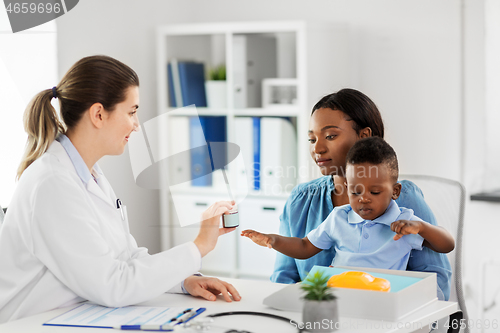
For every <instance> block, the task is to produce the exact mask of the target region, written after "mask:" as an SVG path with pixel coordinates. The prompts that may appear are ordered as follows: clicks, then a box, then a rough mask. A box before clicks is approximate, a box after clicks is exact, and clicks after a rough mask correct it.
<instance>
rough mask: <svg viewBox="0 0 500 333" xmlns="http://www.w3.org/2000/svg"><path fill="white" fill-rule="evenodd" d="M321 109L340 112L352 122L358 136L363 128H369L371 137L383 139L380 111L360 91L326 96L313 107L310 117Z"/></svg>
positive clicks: (343, 90)
mask: <svg viewBox="0 0 500 333" xmlns="http://www.w3.org/2000/svg"><path fill="white" fill-rule="evenodd" d="M322 108H326V109H332V110H338V111H342V112H343V113H344V114H345V115H346V116H347V118H348V119H349V120H352V121H353V122H354V125H353V127H352V128H353V129H354V130H355V131H356V133H358V134H359V132H360V131H361V130H362V129H363V128H366V127H370V128H371V130H372V136H379V137H381V138H383V137H384V122H383V121H382V116H381V115H380V111H379V110H378V108H377V106H376V105H375V103H373V101H372V100H371V99H370V98H368V96H366V95H365V94H363V93H362V92H361V91H358V90H355V89H342V90H339V91H337V92H336V93H333V94H329V95H326V96H325V97H323V98H321V99H320V100H319V102H318V103H316V105H314V107H313V110H312V112H311V115H312V114H313V113H314V111H316V110H318V109H322Z"/></svg>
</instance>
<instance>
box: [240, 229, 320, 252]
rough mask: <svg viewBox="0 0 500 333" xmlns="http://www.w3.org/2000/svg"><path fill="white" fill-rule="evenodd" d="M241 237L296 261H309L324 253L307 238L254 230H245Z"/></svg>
mask: <svg viewBox="0 0 500 333" xmlns="http://www.w3.org/2000/svg"><path fill="white" fill-rule="evenodd" d="M241 236H245V237H248V238H250V239H251V240H252V241H253V242H254V243H256V244H258V245H260V246H267V247H268V248H270V249H271V248H273V249H275V250H276V251H278V252H281V253H283V254H284V255H287V256H289V257H292V258H295V259H307V258H310V257H312V256H313V255H315V254H317V253H319V252H321V251H322V249H319V248H317V247H316V246H314V245H312V243H311V242H310V241H309V239H307V237H304V238H298V237H284V236H280V235H275V234H263V233H260V232H258V231H254V230H244V231H242V232H241Z"/></svg>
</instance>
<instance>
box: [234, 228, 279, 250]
mask: <svg viewBox="0 0 500 333" xmlns="http://www.w3.org/2000/svg"><path fill="white" fill-rule="evenodd" d="M241 235H242V236H245V237H248V238H250V239H251V240H252V241H253V242H254V243H255V244H258V245H260V246H266V247H268V248H270V249H272V248H273V246H272V245H271V243H272V238H271V237H270V236H269V235H266V234H262V233H260V232H258V231H254V230H243V231H242V232H241Z"/></svg>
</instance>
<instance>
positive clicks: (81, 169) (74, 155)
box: [56, 134, 102, 184]
mask: <svg viewBox="0 0 500 333" xmlns="http://www.w3.org/2000/svg"><path fill="white" fill-rule="evenodd" d="M56 141H57V142H59V143H60V144H61V145H62V146H63V148H64V150H66V153H67V154H68V156H69V159H70V160H71V163H73V166H74V167H75V170H76V173H77V174H78V176H79V177H80V179H81V181H82V182H83V183H84V184H87V183H88V182H89V180H91V179H92V177H94V179H95V180H96V182H97V179H99V177H100V175H102V171H101V168H100V167H99V165H97V163H96V164H94V166H93V167H92V173H90V171H89V169H88V168H87V165H86V164H85V162H84V161H83V158H82V157H81V156H80V153H79V152H78V150H76V148H75V146H73V143H72V142H71V140H70V139H69V138H68V137H67V136H66V135H64V134H59V136H58V137H57V138H56Z"/></svg>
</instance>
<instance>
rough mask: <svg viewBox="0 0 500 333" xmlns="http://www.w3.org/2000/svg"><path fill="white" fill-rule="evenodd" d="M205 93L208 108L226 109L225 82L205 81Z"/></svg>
mask: <svg viewBox="0 0 500 333" xmlns="http://www.w3.org/2000/svg"><path fill="white" fill-rule="evenodd" d="M205 92H206V94H207V106H208V107H209V108H223V109H224V108H226V107H227V85H226V81H205Z"/></svg>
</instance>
